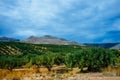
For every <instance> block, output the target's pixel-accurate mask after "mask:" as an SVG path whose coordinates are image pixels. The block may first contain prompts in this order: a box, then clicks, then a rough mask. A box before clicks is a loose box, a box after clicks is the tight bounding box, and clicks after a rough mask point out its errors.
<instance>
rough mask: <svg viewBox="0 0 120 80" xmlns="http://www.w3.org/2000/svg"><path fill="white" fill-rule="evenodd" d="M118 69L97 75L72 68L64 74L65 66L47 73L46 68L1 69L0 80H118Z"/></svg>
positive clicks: (106, 70)
mask: <svg viewBox="0 0 120 80" xmlns="http://www.w3.org/2000/svg"><path fill="white" fill-rule="evenodd" d="M118 74H120V68H114V69H112V68H110V67H108V68H106V69H103V71H102V72H99V73H98V72H97V73H80V69H79V68H73V70H69V71H68V72H66V69H65V66H64V65H62V66H54V67H53V68H52V70H51V72H49V71H48V70H47V68H45V67H41V68H37V67H35V66H34V67H32V68H23V69H13V70H12V71H9V70H6V69H1V70H0V80H106V79H107V80H120V76H118Z"/></svg>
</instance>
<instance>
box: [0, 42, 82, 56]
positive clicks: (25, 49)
mask: <svg viewBox="0 0 120 80" xmlns="http://www.w3.org/2000/svg"><path fill="white" fill-rule="evenodd" d="M80 48H81V46H77V45H52V44H28V43H20V42H0V54H29V53H33V54H43V53H46V52H59V53H62V52H71V51H74V50H78V49H80Z"/></svg>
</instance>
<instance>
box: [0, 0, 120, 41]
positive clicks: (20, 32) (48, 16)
mask: <svg viewBox="0 0 120 80" xmlns="http://www.w3.org/2000/svg"><path fill="white" fill-rule="evenodd" d="M31 35H33V36H43V35H53V36H57V37H61V38H65V39H68V40H72V41H78V42H120V37H119V36H120V0H0V36H8V37H13V38H19V39H25V38H27V37H29V36H31Z"/></svg>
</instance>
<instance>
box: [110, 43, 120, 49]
mask: <svg viewBox="0 0 120 80" xmlns="http://www.w3.org/2000/svg"><path fill="white" fill-rule="evenodd" d="M110 49H117V50H120V43H119V44H117V45H115V46H112V47H111V48H110Z"/></svg>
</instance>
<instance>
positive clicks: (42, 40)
mask: <svg viewBox="0 0 120 80" xmlns="http://www.w3.org/2000/svg"><path fill="white" fill-rule="evenodd" d="M22 42H25V43H32V44H58V45H80V44H79V43H77V42H73V41H68V40H65V39H63V38H57V37H54V36H50V35H45V36H43V37H35V36H31V37H29V38H27V39H26V40H23V41H22Z"/></svg>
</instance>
